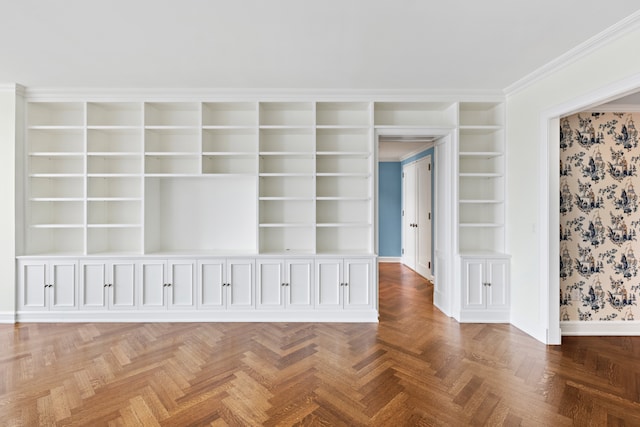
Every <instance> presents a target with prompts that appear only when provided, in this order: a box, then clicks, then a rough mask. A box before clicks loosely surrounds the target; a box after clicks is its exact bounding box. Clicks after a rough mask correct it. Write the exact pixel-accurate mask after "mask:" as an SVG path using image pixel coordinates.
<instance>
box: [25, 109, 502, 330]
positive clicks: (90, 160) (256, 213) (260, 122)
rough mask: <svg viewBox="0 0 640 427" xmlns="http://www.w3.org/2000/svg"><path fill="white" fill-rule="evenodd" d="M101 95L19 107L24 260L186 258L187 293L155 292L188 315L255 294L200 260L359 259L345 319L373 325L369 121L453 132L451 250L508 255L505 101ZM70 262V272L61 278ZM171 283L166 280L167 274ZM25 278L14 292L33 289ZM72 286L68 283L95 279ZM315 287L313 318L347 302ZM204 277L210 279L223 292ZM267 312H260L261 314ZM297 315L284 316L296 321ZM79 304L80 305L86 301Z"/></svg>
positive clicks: (247, 274)
mask: <svg viewBox="0 0 640 427" xmlns="http://www.w3.org/2000/svg"><path fill="white" fill-rule="evenodd" d="M65 99H70V98H65ZM71 99H72V98H71ZM102 99H103V98H102ZM102 99H100V100H98V101H96V100H93V99H87V100H80V101H67V100H64V101H58V100H56V99H51V100H46V97H44V98H39V99H34V100H28V101H27V106H26V109H25V111H26V120H25V126H26V132H25V135H26V144H25V159H26V164H25V171H26V173H25V189H26V197H25V210H24V211H25V213H26V215H25V229H24V240H25V245H24V252H23V253H21V254H20V256H19V262H20V263H21V264H20V265H21V267H20V268H21V269H22V268H23V267H26V266H28V265H30V264H29V263H32V262H36V261H37V262H39V263H42V262H47V263H52V262H56V260H60V259H64V262H65V263H66V264H65V266H66V265H68V266H73V265H75V266H76V269H79V268H80V265H84V264H83V263H85V262H91V263H92V265H94V264H95V265H97V267H96V269H97V270H100V271H101V268H102V267H101V266H102V265H103V264H104V268H107V269H108V268H110V267H109V265H111V264H110V263H112V262H115V261H113V260H118V262H121V263H124V264H126V265H128V266H129V267H127V269H126V271H127V274H128V275H130V276H131V277H134V281H138V280H142V279H140V277H142V278H144V276H145V273H144V271H147V270H148V271H152V270H154V269H153V268H151V267H149V268H147V267H146V266H148V265H157V266H162V268H163V269H167V268H168V267H167V266H171V265H174V264H175V263H176V262H178V263H180V262H184V263H186V264H185V265H186V267H184V268H185V271H186V270H187V269H188V270H189V271H190V272H192V273H193V271H198V273H197V274H195V273H193V274H192V273H189V275H185V277H186V279H184V280H183V281H184V283H187V284H188V286H186V285H185V286H183V287H184V288H185V289H187V288H188V289H191V291H190V292H191V294H190V295H182V296H181V295H180V294H179V293H180V291H179V289H180V286H179V284H178V283H175V284H174V285H175V286H174V287H172V288H171V289H169V290H163V289H159V288H157V287H158V286H160V287H161V288H162V287H163V283H160V282H162V280H161V279H159V278H150V279H149V280H151V281H152V282H153V286H152V287H153V289H154V292H155V294H154V295H156V294H157V295H156V296H159V295H164V294H165V293H166V294H167V295H170V296H171V298H174V297H175V298H178V299H180V298H184V299H185V301H190V303H189V304H186V305H185V307H186V306H188V308H189V310H190V311H189V313H190V314H189V315H188V316H190V318H192V317H193V316H194V314H193V313H195V312H198V311H199V310H205V311H206V310H208V309H209V308H210V307H209V305H207V304H201V303H196V299H194V298H196V297H197V301H201V300H202V298H205V293H206V295H208V296H207V298H213V296H212V295H213V293H217V292H222V293H224V294H225V295H227V297H229V298H231V299H233V295H234V292H235V291H233V290H229V289H227V288H228V287H229V286H233V283H236V282H237V283H242V284H243V285H242V286H243V290H242V294H243V295H244V297H243V298H248V299H249V300H251V301H253V300H252V299H251V298H255V295H258V294H256V293H255V292H257V291H256V290H255V289H254V288H252V287H253V286H257V285H256V278H255V277H253V276H252V275H253V274H254V273H253V272H252V271H253V270H251V269H250V268H247V269H245V270H243V271H244V273H243V277H242V280H240V279H237V278H236V279H237V280H236V279H233V276H234V273H233V271H232V269H230V270H229V271H227V272H226V273H224V274H223V273H220V274H222V275H221V276H220V277H216V278H215V280H213V279H212V278H211V277H208V276H211V274H208V276H207V277H206V278H205V277H202V274H201V272H200V271H199V267H198V266H200V265H207V266H211V265H223V264H224V265H235V263H236V261H237V262H239V263H240V264H243V265H245V264H246V265H253V266H255V265H263V264H264V265H267V264H268V265H272V264H273V265H276V264H277V265H278V266H281V267H282V266H286V265H289V264H290V262H291V261H292V260H298V261H300V260H304V262H305V263H306V264H305V265H307V266H312V265H314V262H315V263H316V264H317V265H320V264H322V265H324V261H327V262H329V264H330V265H331V266H332V267H331V268H329V267H326V268H328V269H329V270H330V271H334V270H335V271H338V270H339V269H340V268H343V267H344V268H347V266H352V265H360V264H362V265H365V266H368V267H367V268H366V269H364V270H363V273H362V274H361V275H360V276H361V278H359V279H358V280H357V281H354V286H355V283H356V282H358V283H360V285H359V286H361V290H362V292H363V294H362V295H365V294H366V298H364V299H363V301H366V302H365V303H363V304H356V305H358V312H359V313H360V314H358V316H361V317H348V316H347V317H344V319H346V320H348V319H354V318H359V319H363V318H367V319H371V318H372V316H374V315H375V310H376V304H375V301H376V299H377V294H376V292H377V287H376V286H374V285H373V283H374V281H375V280H376V274H375V272H376V269H375V268H374V269H373V270H371V266H372V265H374V262H375V253H374V236H375V230H374V218H375V216H374V206H375V203H374V202H375V195H374V181H375V173H376V169H377V166H376V164H375V162H376V159H375V150H374V143H375V130H376V129H387V130H388V129H391V130H393V129H405V130H406V129H409V130H411V129H423V128H429V129H437V130H440V131H443V130H444V131H447V132H451V133H452V134H453V133H456V132H457V135H458V139H457V145H456V148H457V150H458V151H457V152H458V172H459V175H458V182H457V183H456V185H457V188H456V190H457V193H456V194H458V200H457V204H458V206H457V207H458V212H457V218H458V222H457V226H458V227H457V236H458V242H457V244H458V246H457V252H458V253H459V254H460V255H461V256H465V254H467V255H471V254H473V255H474V256H476V257H477V256H479V255H478V254H485V255H487V256H493V257H498V258H499V257H500V256H501V254H503V252H504V249H505V247H504V241H505V239H504V229H505V225H504V222H505V215H504V203H505V197H504V185H505V177H504V172H505V167H504V155H505V154H504V147H505V144H504V118H503V116H504V107H503V105H502V104H501V103H500V102H454V101H451V102H442V101H435V102H434V101H417V102H416V101H403V100H400V101H387V100H384V101H344V102H343V101H336V100H323V101H309V100H299V98H297V97H296V98H294V99H293V100H288V101H282V100H266V101H260V100H257V101H251V100H249V101H245V100H241V101H236V100H187V101H180V100H177V99H186V98H178V97H172V98H169V99H172V100H157V99H155V98H154V99H153V100H146V99H144V100H140V99H132V100H131V101H127V100H123V99H125V98H122V97H121V98H118V99H117V100H114V101H104V100H102ZM454 139H455V138H454ZM180 260H182V261H180ZM261 260H276V261H277V263H276V264H274V263H273V262H271V261H268V262H267V264H265V263H262V264H261ZM322 260H324V261H322ZM487 262H488V261H487ZM318 263H320V264H318ZM38 265H40V264H38ZM180 265H182V264H180ZM317 265H316V266H317ZM340 266H342V267H340ZM196 267H198V268H196ZM70 268H71V267H69V268H68V269H67V270H65V271H67V272H68V273H69V274H71V273H73V272H72V271H71V270H70ZM159 268H160V267H157V269H158V271H160V270H159ZM265 268H266V267H265ZM273 268H275V267H273ZM283 268H284V267H283ZM145 269H147V270H145ZM336 269H337V270H336ZM134 270H135V271H134ZM223 270H224V269H222V270H220V271H223ZM329 270H327V271H329ZM365 270H366V271H365ZM370 270H371V273H369V271H370ZM21 271H22V270H21ZM78 271H80V270H77V271H76V274H77V273H78ZM105 271H106V270H105ZM154 271H155V270H154ZM163 271H164V270H163ZM167 271H168V270H167ZM207 271H208V270H207ZM212 271H213V270H212ZM216 271H217V270H216ZM309 271H311V270H309ZM134 273H135V274H134ZM209 273H211V272H209ZM325 273H326V271H325ZM365 273H366V274H365ZM79 274H84V273H83V272H82V271H80V273H79ZM216 274H217V273H216ZM345 274H346V273H345ZM187 276H188V277H187ZM166 277H167V280H169V281H172V280H173V279H171V277H172V276H171V274H169V273H166ZM323 277H329V276H327V275H326V274H323ZM156 279H157V280H156ZM210 279H211V280H210ZM25 280H27V279H26V278H25V279H24V280H22V279H20V283H19V286H22V287H24V286H26V285H25V283H26V282H25ZM73 280H75V281H76V282H75V283H76V285H74V286H75V287H76V288H77V286H85V285H84V284H85V283H93V282H96V283H98V282H100V281H101V280H97V281H96V280H84V279H78V278H75V279H73ZM104 280H107V279H104ZM104 280H103V281H104ZM112 280H115V278H113V279H112ZM145 280H146V279H145ZM158 280H159V281H160V282H158ZM234 280H235V281H234ZM317 280H320V279H319V278H318V277H316V278H315V279H314V280H312V281H311V283H310V284H308V286H309V287H310V288H309V289H307V290H306V291H307V292H308V293H309V295H314V298H315V300H314V301H312V303H305V304H304V305H305V307H304V308H305V310H306V312H307V313H314V312H315V311H317V309H318V308H320V309H321V311H322V313H323V315H326V313H329V312H331V311H330V310H333V309H336V310H337V308H336V307H342V308H340V310H342V309H344V308H346V307H348V306H349V304H346V303H345V304H338V303H336V304H333V305H332V304H329V306H331V307H333V306H334V305H335V307H333V308H331V309H330V310H329V309H328V308H327V306H326V305H325V304H324V302H323V301H324V300H322V298H324V297H326V295H325V296H322V295H321V293H319V289H320V288H319V286H320V284H318V283H315V282H317ZM367 280H371V281H372V282H371V287H369V285H367ZM23 282H25V283H23ZM36 282H37V280H36ZM156 282H158V283H156ZM209 282H211V283H214V282H215V283H217V285H216V286H218V288H216V289H217V290H215V289H213V288H210V287H208V286H209V285H207V283H209ZM334 282H336V283H334ZM69 283H72V282H71V279H69ZM78 283H79V284H80V285H77V284H78ZM126 283H128V285H127V286H129V285H130V283H129V282H126ZM149 283H151V282H147V281H144V280H143V283H142V282H141V283H135V284H133V285H131V286H133V288H132V287H131V286H129V288H128V289H130V290H131V289H135V292H138V293H140V292H143V291H144V289H145V286H151V285H149ZM257 283H260V281H259V280H258V282H257ZM274 283H276V282H274ZM166 284H167V285H171V283H166ZM105 285H106V283H105ZM339 285H340V281H336V280H334V278H327V284H326V287H325V289H330V290H331V292H334V291H335V292H337V293H336V295H339V294H340V292H341V291H340V288H339V287H335V286H339ZM30 286H31V284H30ZM34 286H36V287H37V286H39V285H37V283H36V285H34ZM86 286H89V285H86ZM91 286H93V285H91ZM305 286H307V285H305ZM322 286H325V285H322ZM334 288H335V289H334ZM69 289H71V287H68V290H69ZM193 289H197V292H196V294H197V295H194V294H193ZM238 289H239V288H238ZM274 289H275V290H274V291H273V292H274V293H273V295H276V296H278V295H280V296H281V295H285V296H286V295H287V292H286V289H283V290H282V291H281V292H280V291H278V290H277V287H275V288H274ZM305 289H306V288H305ZM370 289H371V292H372V293H371V292H370V291H369V290H370ZM41 291H42V290H41V289H40V288H38V289H37V292H41ZM86 291H87V292H89V291H90V292H94V291H95V292H98V294H96V295H99V296H100V295H102V296H105V295H108V292H107V293H105V292H104V290H99V289H98V290H95V289H93V288H92V289H91V290H86ZM365 291H366V292H365ZM45 292H46V290H45ZM69 292H71V291H70V290H69ZM100 292H102V293H100ZM132 292H133V291H132ZM212 292H213V293H212ZM38 295H40V294H39V293H38ZM80 295H83V293H82V292H80ZM138 296H139V295H138ZM165 296H166V295H165ZM76 297H77V295H76ZM136 298H138V297H136ZM141 298H142V297H141ZM216 298H217V297H216ZM76 300H77V298H76ZM221 301H222V300H221ZM132 304H133V303H132ZM19 305H20V306H21V307H23V306H25V303H24V301H23V302H22V303H20V304H19ZM27 305H28V304H27ZM133 305H134V306H132V307H129V306H128V310H129V311H131V312H135V313H137V311H138V309H142V308H144V311H141V313H144V316H143V315H142V314H141V315H140V316H141V317H140V318H141V319H143V320H145V319H149V317H148V316H149V315H150V314H149V313H154V311H153V310H155V308H153V307H148V306H147V305H146V303H145V301H144V298H142V300H138V299H136V302H135V304H133ZM259 305H260V304H259ZM268 306H270V304H266V303H265V304H262V305H260V310H259V312H260V313H262V315H263V316H264V315H265V313H269V310H271V308H269V307H268ZM285 306H286V304H285ZM158 307H160V306H158ZM208 307H209V308H208ZM225 307H233V310H234V313H237V312H243V310H249V309H251V310H255V309H256V304H255V303H251V304H243V305H241V307H238V306H236V305H234V303H233V302H232V301H229V302H228V304H226V305H225ZM103 308H104V309H105V310H106V309H107V308H108V304H107V305H104V304H103ZM162 308H163V310H164V309H166V307H165V306H164V305H162ZM291 308H292V307H287V312H288V313H289V315H290V316H294V318H295V315H296V310H292V309H291ZM351 308H353V307H351ZM74 309H75V310H78V311H79V312H82V310H84V309H83V306H82V304H80V305H78V306H77V307H75V308H74V307H70V311H72V310H74ZM172 309H176V310H178V311H179V310H181V308H180V307H173V308H172ZM218 309H219V310H218V312H222V311H224V310H223V309H222V308H220V307H218ZM185 310H186V309H185ZM326 310H329V311H326ZM94 311H95V310H94ZM97 311H99V310H97ZM30 313H31V312H30ZM291 313H293V314H291ZM334 314H335V313H334ZM269 315H273V316H275V317H274V318H278V314H277V313H275V314H274V313H271V314H269ZM145 316H147V317H145ZM163 316H164V315H163ZM205 317H206V316H205ZM134 318H135V316H134ZM158 318H164V317H162V316H160V317H158ZM238 319H243V320H246V319H247V317H238ZM287 319H289V320H290V319H291V317H290V318H287Z"/></svg>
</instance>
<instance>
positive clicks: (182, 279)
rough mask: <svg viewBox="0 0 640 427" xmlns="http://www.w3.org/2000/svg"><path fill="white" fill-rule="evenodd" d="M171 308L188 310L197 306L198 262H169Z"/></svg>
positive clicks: (168, 287)
mask: <svg viewBox="0 0 640 427" xmlns="http://www.w3.org/2000/svg"><path fill="white" fill-rule="evenodd" d="M167 267H168V270H169V280H168V283H167V284H168V286H167V289H168V291H169V308H175V309H181V310H183V309H188V308H195V306H196V298H195V294H196V292H195V291H196V261H195V260H180V261H177V260H176V261H169V262H168V263H167Z"/></svg>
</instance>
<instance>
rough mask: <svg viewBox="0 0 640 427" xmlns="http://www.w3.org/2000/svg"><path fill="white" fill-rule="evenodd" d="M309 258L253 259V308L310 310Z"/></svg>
mask: <svg viewBox="0 0 640 427" xmlns="http://www.w3.org/2000/svg"><path fill="white" fill-rule="evenodd" d="M313 267H314V263H313V260H311V259H292V260H284V259H265V260H259V261H258V262H257V269H258V282H257V286H256V300H257V308H259V309H267V310H268V309H271V310H310V309H312V308H313Z"/></svg>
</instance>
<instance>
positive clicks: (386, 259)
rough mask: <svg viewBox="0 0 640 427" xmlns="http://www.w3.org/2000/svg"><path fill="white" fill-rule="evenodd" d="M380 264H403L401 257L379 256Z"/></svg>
mask: <svg viewBox="0 0 640 427" xmlns="http://www.w3.org/2000/svg"><path fill="white" fill-rule="evenodd" d="M378 262H394V263H400V262H402V258H401V257H395V256H379V257H378Z"/></svg>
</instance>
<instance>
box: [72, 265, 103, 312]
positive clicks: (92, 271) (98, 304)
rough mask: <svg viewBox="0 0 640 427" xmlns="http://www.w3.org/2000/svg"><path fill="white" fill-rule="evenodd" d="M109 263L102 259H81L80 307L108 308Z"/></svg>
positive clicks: (85, 308)
mask: <svg viewBox="0 0 640 427" xmlns="http://www.w3.org/2000/svg"><path fill="white" fill-rule="evenodd" d="M107 271H108V263H107V262H104V261H100V260H95V261H94V260H91V261H87V260H84V261H80V301H79V303H80V309H81V310H95V309H102V310H105V309H107V308H108V305H109V304H108V302H107V292H108V290H107V287H108V286H109V279H108V277H107Z"/></svg>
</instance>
